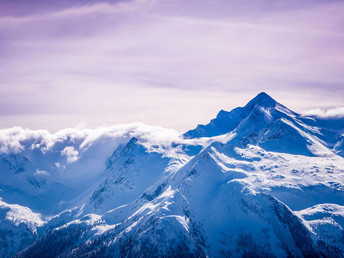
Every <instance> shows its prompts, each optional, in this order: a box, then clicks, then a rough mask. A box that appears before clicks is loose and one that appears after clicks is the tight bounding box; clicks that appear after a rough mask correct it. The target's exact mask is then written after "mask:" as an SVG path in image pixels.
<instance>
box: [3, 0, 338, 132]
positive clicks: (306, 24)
mask: <svg viewBox="0 0 344 258" xmlns="http://www.w3.org/2000/svg"><path fill="white" fill-rule="evenodd" d="M253 2H254V4H253ZM343 14H344V1H309V0H305V1H299V0H298V1H296V0H289V1H287V0H286V1H278V0H276V1H270V0H258V1H248V0H246V1H245V0H244V1H234V0H233V1H230V0H188V1H185V0H137V1H91V0H78V1H70V0H68V1H67V0H63V1H61V0H60V1H50V0H31V1H24V0H1V1H0V68H1V69H0V121H1V123H0V127H1V128H5V127H10V126H17V125H18V126H25V127H30V128H33V129H38V128H46V129H49V130H52V131H56V130H59V129H62V128H65V127H72V126H76V125H80V124H82V125H84V126H90V127H95V126H99V125H105V124H106V125H110V124H117V123H128V122H136V121H138V122H144V123H148V124H155V125H161V126H165V127H171V128H175V129H177V130H179V131H181V132H182V131H184V130H187V129H190V128H193V127H194V126H195V125H196V124H197V123H205V122H207V121H208V120H210V119H211V118H213V117H214V116H215V115H216V114H217V112H218V111H219V110H220V109H226V110H230V109H232V108H234V107H236V106H242V105H244V104H245V103H246V102H247V101H248V100H250V99H251V98H253V97H254V96H255V95H256V94H258V93H259V92H260V91H266V92H267V93H269V94H270V95H271V96H272V97H274V98H275V99H276V100H278V101H280V102H282V103H283V104H285V105H287V106H288V107H290V108H292V109H293V110H295V111H298V112H302V111H306V110H310V109H315V108H320V109H315V110H313V111H311V112H313V113H319V114H320V115H334V114H335V115H338V114H343V113H344V112H343V111H344V109H343V108H341V107H343V106H344V15H343ZM332 108H335V109H332ZM321 109H327V111H326V110H325V111H324V110H321ZM328 109H330V110H328Z"/></svg>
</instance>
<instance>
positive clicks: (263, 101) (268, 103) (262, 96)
mask: <svg viewBox="0 0 344 258" xmlns="http://www.w3.org/2000/svg"><path fill="white" fill-rule="evenodd" d="M276 104H277V102H276V100H274V99H273V98H271V97H270V96H269V95H268V94H266V93H265V92H261V93H259V94H258V95H257V96H256V97H254V98H253V99H252V100H251V101H250V102H248V103H247V105H246V106H245V107H248V108H254V107H255V106H256V105H259V106H261V107H275V106H276Z"/></svg>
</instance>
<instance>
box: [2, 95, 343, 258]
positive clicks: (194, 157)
mask: <svg viewBox="0 0 344 258" xmlns="http://www.w3.org/2000/svg"><path fill="white" fill-rule="evenodd" d="M343 143H344V118H343V117H328V118H324V117H316V116H304V115H302V114H298V113H296V112H293V111H292V110H290V109H288V108H287V107H285V106H284V105H282V104H280V103H278V102H277V101H275V100H274V99H273V98H271V97H270V96H269V95H267V94H266V93H264V92H262V93H260V94H258V95H257V96H256V97H255V98H254V99H252V100H251V101H250V102H249V103H248V104H247V105H245V106H244V107H239V108H235V109H233V110H232V111H230V112H227V111H223V110H222V111H220V112H219V113H218V115H217V117H216V118H215V119H213V120H211V121H210V123H209V124H207V125H198V126H197V127H196V128H195V129H193V130H190V131H188V132H186V133H185V134H183V135H178V134H177V133H176V132H175V131H174V130H169V129H163V128H160V127H153V126H147V125H143V124H138V123H135V124H129V125H117V126H112V127H107V128H105V127H102V128H97V129H94V130H91V129H65V130H62V131H59V132H57V133H55V134H51V133H49V132H48V131H44V130H38V131H32V130H28V129H22V128H19V127H17V128H10V129H4V130H0V175H1V177H0V257H344V230H343V228H344V144H343Z"/></svg>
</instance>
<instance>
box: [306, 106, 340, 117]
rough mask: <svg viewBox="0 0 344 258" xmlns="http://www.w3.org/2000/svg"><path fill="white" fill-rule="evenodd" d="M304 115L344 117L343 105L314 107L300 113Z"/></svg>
mask: <svg viewBox="0 0 344 258" xmlns="http://www.w3.org/2000/svg"><path fill="white" fill-rule="evenodd" d="M302 114H303V115H305V116H317V117H324V118H327V117H344V107H337V108H330V109H320V108H315V109H311V110H307V111H305V112H303V113H302Z"/></svg>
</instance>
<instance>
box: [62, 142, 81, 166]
mask: <svg viewBox="0 0 344 258" xmlns="http://www.w3.org/2000/svg"><path fill="white" fill-rule="evenodd" d="M61 154H62V155H64V156H66V157H67V162H68V163H73V162H75V161H77V160H78V158H79V157H78V155H79V152H78V151H77V150H76V149H75V148H74V147H73V146H67V147H65V148H64V149H63V150H62V151H61Z"/></svg>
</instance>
